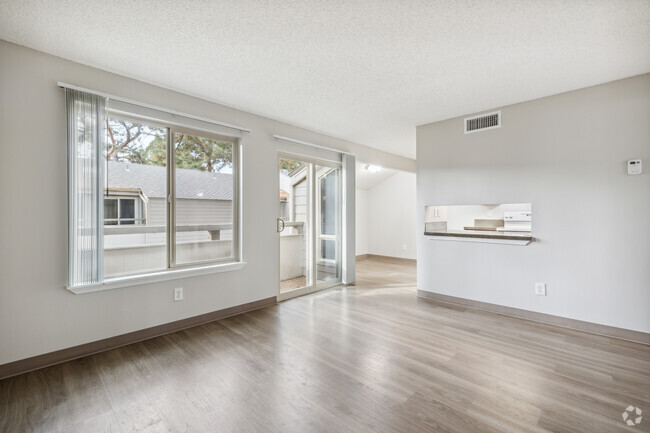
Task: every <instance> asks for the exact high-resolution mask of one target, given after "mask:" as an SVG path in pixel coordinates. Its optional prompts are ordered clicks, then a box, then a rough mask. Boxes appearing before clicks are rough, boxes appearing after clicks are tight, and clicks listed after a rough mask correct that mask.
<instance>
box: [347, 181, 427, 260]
mask: <svg viewBox="0 0 650 433" xmlns="http://www.w3.org/2000/svg"><path fill="white" fill-rule="evenodd" d="M415 177H416V176H415V174H414V173H407V172H397V173H395V174H394V175H392V176H391V177H389V178H388V179H386V180H384V181H382V182H381V183H379V184H377V185H375V186H374V187H372V188H370V189H368V190H366V191H365V193H366V195H367V197H366V209H365V210H362V211H361V213H365V220H364V222H363V223H361V222H360V221H359V218H357V226H359V224H364V225H365V226H366V227H367V229H366V231H367V235H366V236H367V237H366V239H367V254H376V255H380V256H390V257H400V258H405V259H415V258H416V239H417V232H418V229H417V226H416V221H417V217H416V215H417V207H416V182H415ZM361 191H363V190H361ZM358 197H359V195H358V194H357V201H359V198H358ZM360 203H363V201H360ZM357 209H359V208H357ZM357 211H358V212H359V210H357ZM422 227H423V228H422V230H421V231H424V225H423V226H422ZM362 230H363V229H362ZM362 233H363V232H362ZM362 236H363V234H362ZM357 242H359V237H357ZM404 245H406V249H404ZM358 254H366V253H358Z"/></svg>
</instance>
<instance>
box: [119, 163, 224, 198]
mask: <svg viewBox="0 0 650 433" xmlns="http://www.w3.org/2000/svg"><path fill="white" fill-rule="evenodd" d="M175 174H176V198H177V199H194V200H232V174H229V173H212V172H206V171H199V170H191V169H185V168H179V169H176V173H175ZM106 179H107V180H106V185H107V187H108V188H124V189H125V188H132V189H140V190H141V191H142V193H143V194H144V195H145V196H147V197H149V198H165V197H166V196H167V169H166V168H165V167H160V166H157V165H143V164H133V163H130V162H128V163H127V162H118V161H108V164H107V167H106Z"/></svg>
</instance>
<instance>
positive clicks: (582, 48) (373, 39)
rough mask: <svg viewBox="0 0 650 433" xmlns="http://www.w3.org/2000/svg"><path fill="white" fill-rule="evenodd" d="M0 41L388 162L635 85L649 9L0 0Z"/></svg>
mask: <svg viewBox="0 0 650 433" xmlns="http://www.w3.org/2000/svg"><path fill="white" fill-rule="evenodd" d="M0 38H2V39H5V40H8V41H11V42H15V43H18V44H21V45H25V46H28V47H31V48H35V49H37V50H40V51H44V52H47V53H51V54H54V55H57V56H60V57H63V58H67V59H71V60H74V61H77V62H81V63H84V64H88V65H91V66H95V67H98V68H101V69H105V70H108V71H112V72H116V73H119V74H122V75H126V76H129V77H133V78H137V79H140V80H144V81H148V82H151V83H154V84H157V85H160V86H164V87H167V88H170V89H174V90H179V91H182V92H185V93H189V94H192V95H196V96H200V97H203V98H205V99H209V100H213V101H216V102H221V103H223V104H226V105H230V106H233V107H237V108H241V109H244V110H247V111H250V112H253V113H258V114H262V115H265V116H268V117H271V118H274V119H278V120H283V121H286V122H289V123H292V124H294V125H298V126H303V127H306V128H309V129H312V130H316V131H320V132H324V133H327V134H330V135H333V136H336V137H341V138H345V139H348V140H351V141H354V142H357V143H361V144H366V145H369V146H372V147H375V148H378V149H382V150H386V151H389V152H393V153H397V154H401V155H405V156H409V157H414V156H415V126H416V125H420V124H424V123H429V122H432V121H436V120H442V119H445V118H450V117H454V116H459V115H463V114H467V113H472V112H477V111H482V110H486V109H490V108H492V107H495V106H500V105H505V104H510V103H515V102H520V101H525V100H530V99H534V98H538V97H542V96H547V95H551V94H556V93H560V92H564V91H567V90H572V89H577V88H581V87H586V86H590V85H594V84H598V83H603V82H607V81H612V80H615V79H619V78H623V77H628V76H632V75H637V74H641V73H645V72H648V71H650V1H648V0H638V1H637V0H560V1H551V0H549V1H534V0H527V1H522V0H511V1H503V0H491V1H452V0H442V1H432V0H420V1H416V0H413V1H409V0H393V1H377V0H327V1H326V0H302V1H298V0H293V1H290V0H285V1H282V0H221V1H180V0H174V1H168V0H159V1H154V0H149V1H145V0H140V1H133V0H128V1H118V0H101V1H99V0H84V1H71V0H59V1H34V0H13V1H12V0H0Z"/></svg>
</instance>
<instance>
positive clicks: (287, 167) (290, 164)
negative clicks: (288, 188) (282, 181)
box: [280, 159, 300, 173]
mask: <svg viewBox="0 0 650 433" xmlns="http://www.w3.org/2000/svg"><path fill="white" fill-rule="evenodd" d="M298 167H300V161H294V160H292V159H281V160H280V168H281V169H282V170H284V171H285V172H287V173H290V172H292V171H294V170H295V169H296V168H298Z"/></svg>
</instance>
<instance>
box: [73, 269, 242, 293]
mask: <svg viewBox="0 0 650 433" xmlns="http://www.w3.org/2000/svg"><path fill="white" fill-rule="evenodd" d="M244 266H246V262H230V263H222V264H218V265H211V266H201V267H192V268H185V269H168V270H165V271H160V272H152V273H149V274H142V275H129V276H126V277H115V278H108V279H106V280H105V281H104V282H103V283H99V284H90V285H86V286H74V287H66V289H68V290H69V291H71V292H72V293H74V294H76V295H81V294H84V293H92V292H100V291H102V290H112V289H120V288H123V287H130V286H138V285H141V284H148V283H157V282H160V281H169V280H177V279H179V278H188V277H196V276H198V275H208V274H215V273H219V272H228V271H236V270H237V269H241V268H243V267H244Z"/></svg>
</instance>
